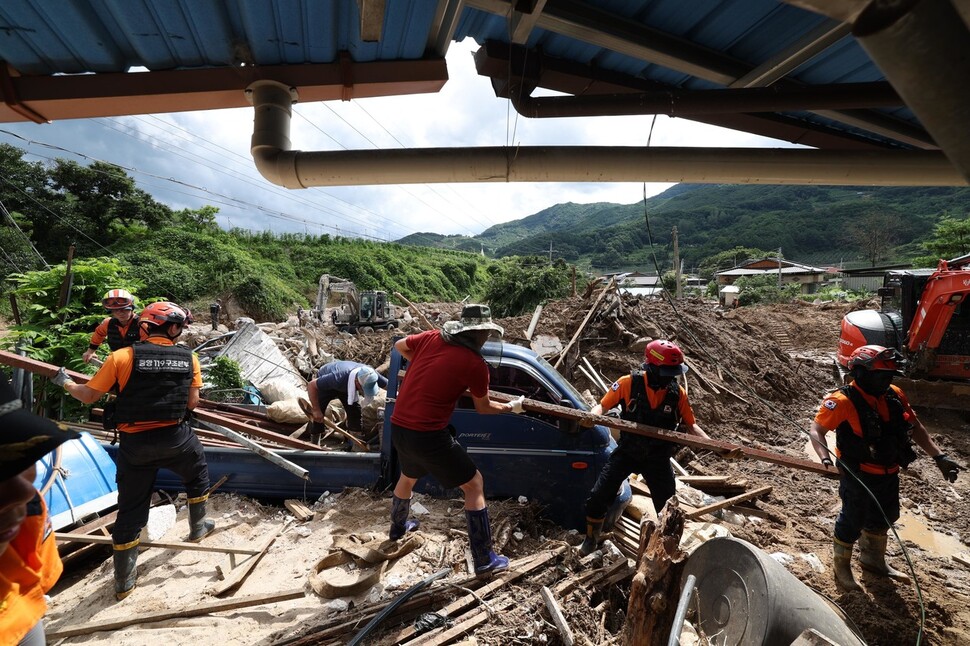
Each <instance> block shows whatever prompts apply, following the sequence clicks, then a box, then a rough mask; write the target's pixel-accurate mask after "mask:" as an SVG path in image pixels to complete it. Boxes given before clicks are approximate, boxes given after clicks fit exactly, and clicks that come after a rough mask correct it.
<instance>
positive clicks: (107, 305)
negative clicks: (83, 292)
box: [101, 289, 135, 310]
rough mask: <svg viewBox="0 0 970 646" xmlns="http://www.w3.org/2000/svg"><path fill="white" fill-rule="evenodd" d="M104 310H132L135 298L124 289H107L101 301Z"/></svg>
mask: <svg viewBox="0 0 970 646" xmlns="http://www.w3.org/2000/svg"><path fill="white" fill-rule="evenodd" d="M101 304H102V305H104V309H106V310H133V309H135V297H134V296H132V295H131V292H129V291H128V290H125V289H109V290H108V291H107V292H106V293H105V295H104V297H103V298H102V299H101Z"/></svg>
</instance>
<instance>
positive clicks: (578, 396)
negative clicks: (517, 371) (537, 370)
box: [536, 356, 589, 410]
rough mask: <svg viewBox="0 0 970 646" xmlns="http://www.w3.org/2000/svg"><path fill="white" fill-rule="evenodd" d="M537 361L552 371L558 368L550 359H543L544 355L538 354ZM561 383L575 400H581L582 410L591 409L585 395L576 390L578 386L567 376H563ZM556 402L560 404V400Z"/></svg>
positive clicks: (580, 407)
mask: <svg viewBox="0 0 970 646" xmlns="http://www.w3.org/2000/svg"><path fill="white" fill-rule="evenodd" d="M536 361H538V362H539V363H541V364H542V365H544V366H545V367H546V368H548V369H549V370H550V371H552V372H556V369H555V368H553V367H552V364H551V363H549V362H548V361H546V360H545V359H543V358H542V357H540V356H536ZM561 385H562V387H563V388H564V389H566V390H568V391H569V394H571V395H572V396H573V398H574V400H575V401H577V402H579V404H580V406H579V409H580V410H589V406H587V405H586V400H585V399H583V396H582V395H581V394H580V393H579V391H578V390H576V388H575V387H574V386H573V385H572V384H571V383H569V382H568V381H567V380H566V378H565V377H563V378H562V382H561ZM554 403H557V404H558V403H559V402H554Z"/></svg>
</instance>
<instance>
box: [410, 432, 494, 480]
mask: <svg viewBox="0 0 970 646" xmlns="http://www.w3.org/2000/svg"><path fill="white" fill-rule="evenodd" d="M391 442H392V443H393V444H394V448H395V449H396V450H397V457H398V461H399V462H400V464H401V473H403V474H404V475H405V476H407V477H409V478H421V477H423V476H426V475H428V474H431V475H432V476H434V478H435V479H436V480H437V481H438V482H439V483H441V486H443V487H444V488H445V489H453V488H455V487H458V486H460V485H463V484H465V483H466V482H468V481H469V480H471V479H472V478H474V477H475V472H476V471H478V467H476V466H475V463H474V462H472V459H471V458H470V457H468V453H466V452H465V449H464V448H463V447H462V446H461V444H459V443H458V442H456V441H455V438H453V437H452V436H451V430H450V429H449V428H443V429H441V430H440V431H412V430H411V429H408V428H404V427H403V426H398V425H397V424H391Z"/></svg>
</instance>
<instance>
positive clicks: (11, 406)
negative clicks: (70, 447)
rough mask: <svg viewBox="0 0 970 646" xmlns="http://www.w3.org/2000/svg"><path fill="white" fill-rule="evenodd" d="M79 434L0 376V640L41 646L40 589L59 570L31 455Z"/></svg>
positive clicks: (42, 610)
mask: <svg viewBox="0 0 970 646" xmlns="http://www.w3.org/2000/svg"><path fill="white" fill-rule="evenodd" d="M78 437H80V436H79V435H78V434H77V433H75V432H74V431H71V430H68V429H67V428H62V427H59V426H58V425H57V424H55V423H53V422H51V421H50V420H47V419H44V418H43V417H38V416H37V415H34V414H33V413H30V412H28V411H26V410H24V409H23V404H22V402H21V401H20V399H18V398H17V395H16V394H15V393H14V390H13V388H11V387H10V385H9V384H8V383H7V380H6V379H2V380H0V644H21V645H22V646H43V645H44V644H45V643H46V640H45V637H44V621H43V617H44V613H45V612H47V603H46V602H45V600H44V594H45V593H46V592H47V591H49V590H50V589H51V588H52V587H54V584H55V583H56V582H57V579H58V578H59V577H60V576H61V572H62V571H63V569H64V566H63V565H62V564H61V559H60V557H59V556H58V555H57V546H56V545H55V543H54V530H53V528H52V527H51V521H50V517H49V516H48V515H47V505H46V504H45V503H44V499H43V498H42V497H41V496H40V494H39V493H38V492H37V490H36V489H34V478H35V477H36V475H37V467H36V463H37V460H39V459H41V458H42V457H44V456H45V455H46V454H48V453H50V452H51V451H53V450H54V449H56V448H57V447H58V446H60V445H61V444H62V443H64V442H66V441H68V440H73V439H77V438H78Z"/></svg>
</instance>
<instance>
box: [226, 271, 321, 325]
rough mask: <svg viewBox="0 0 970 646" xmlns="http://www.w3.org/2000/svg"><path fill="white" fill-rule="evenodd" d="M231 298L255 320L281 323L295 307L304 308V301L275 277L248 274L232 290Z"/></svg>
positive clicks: (297, 293)
mask: <svg viewBox="0 0 970 646" xmlns="http://www.w3.org/2000/svg"><path fill="white" fill-rule="evenodd" d="M232 296H233V297H234V298H235V299H236V302H237V303H239V305H240V307H242V308H243V309H245V310H246V311H247V312H249V314H250V315H251V316H253V317H255V318H257V319H262V320H264V321H281V320H284V319H286V317H287V312H289V311H292V310H295V309H296V307H297V305H299V306H301V307H306V304H307V303H306V300H305V299H304V298H303V296H302V295H300V293H299V292H297V291H295V290H294V289H293V288H291V287H290V286H289V285H287V284H286V283H284V282H283V281H281V280H280V279H279V278H277V277H276V276H268V275H265V274H250V275H248V276H245V277H244V278H243V279H242V280H240V281H239V283H237V284H236V285H235V287H233V288H232Z"/></svg>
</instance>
